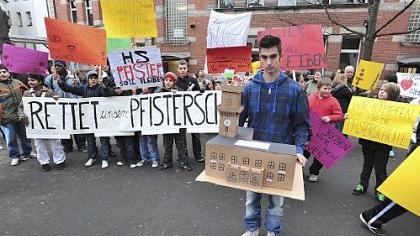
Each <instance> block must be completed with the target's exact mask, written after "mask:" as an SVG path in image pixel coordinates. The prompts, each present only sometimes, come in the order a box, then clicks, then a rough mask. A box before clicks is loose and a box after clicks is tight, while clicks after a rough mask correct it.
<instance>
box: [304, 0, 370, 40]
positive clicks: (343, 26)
mask: <svg viewBox="0 0 420 236" xmlns="http://www.w3.org/2000/svg"><path fill="white" fill-rule="evenodd" d="M305 2H306V3H308V4H313V3H311V2H308V1H307V0H305ZM317 2H318V4H320V5H321V6H322V7H323V8H324V11H325V13H326V14H327V17H328V19H329V20H330V21H331V23H333V24H335V25H338V26H340V27H342V28H343V29H345V30H347V31H349V32H351V33H353V34H357V35H360V36H361V37H364V36H365V34H363V33H362V32H359V31H356V30H352V29H350V28H349V27H347V26H345V25H343V24H341V23H340V22H338V20H336V19H333V17H331V15H332V14H331V13H330V12H329V11H328V8H327V7H326V6H325V4H323V3H322V2H321V1H320V0H317ZM334 17H335V18H337V16H335V15H334Z"/></svg>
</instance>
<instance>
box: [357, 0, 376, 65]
mask: <svg viewBox="0 0 420 236" xmlns="http://www.w3.org/2000/svg"><path fill="white" fill-rule="evenodd" d="M379 3H380V0H369V9H368V12H369V23H368V28H367V31H366V38H365V41H364V43H363V50H362V57H361V58H362V59H363V60H368V61H370V60H371V59H372V52H373V44H374V42H375V38H376V34H375V31H376V22H377V19H378V11H379Z"/></svg>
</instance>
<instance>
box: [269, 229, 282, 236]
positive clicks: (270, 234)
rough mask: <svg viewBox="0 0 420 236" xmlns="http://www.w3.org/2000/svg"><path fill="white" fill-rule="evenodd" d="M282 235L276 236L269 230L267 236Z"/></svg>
mask: <svg viewBox="0 0 420 236" xmlns="http://www.w3.org/2000/svg"><path fill="white" fill-rule="evenodd" d="M279 235H280V234H276V233H274V232H271V231H269V230H267V236H279Z"/></svg>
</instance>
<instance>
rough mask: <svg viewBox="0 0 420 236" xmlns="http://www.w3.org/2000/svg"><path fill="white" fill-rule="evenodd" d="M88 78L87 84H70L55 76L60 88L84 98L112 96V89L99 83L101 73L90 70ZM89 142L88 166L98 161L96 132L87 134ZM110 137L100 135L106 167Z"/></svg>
mask: <svg viewBox="0 0 420 236" xmlns="http://www.w3.org/2000/svg"><path fill="white" fill-rule="evenodd" d="M86 77H87V78H88V83H87V84H86V85H72V86H71V85H68V84H67V83H66V81H64V80H62V77H61V76H59V75H57V74H56V75H55V76H54V77H53V78H54V80H55V81H56V82H57V84H58V85H59V86H60V88H61V89H62V90H63V91H64V92H67V93H72V94H75V95H77V96H81V97H84V98H90V97H109V96H112V89H111V88H107V87H105V86H104V85H103V84H99V75H98V72H96V71H95V70H92V71H89V72H88V73H87V74H86ZM86 139H87V144H88V160H87V161H86V163H85V166H86V167H90V166H92V165H93V163H94V162H96V157H97V154H98V149H97V147H96V138H95V135H94V134H86ZM108 139H109V138H108V137H100V138H99V140H100V141H101V150H100V157H101V158H102V168H103V169H105V168H107V167H108V157H109V150H110V147H109V140H108Z"/></svg>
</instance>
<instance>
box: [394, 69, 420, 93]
mask: <svg viewBox="0 0 420 236" xmlns="http://www.w3.org/2000/svg"><path fill="white" fill-rule="evenodd" d="M397 77H398V85H399V86H400V89H401V96H405V97H412V98H420V74H410V73H397Z"/></svg>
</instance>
